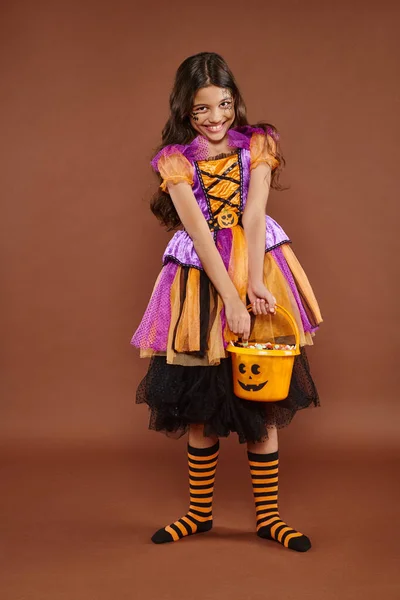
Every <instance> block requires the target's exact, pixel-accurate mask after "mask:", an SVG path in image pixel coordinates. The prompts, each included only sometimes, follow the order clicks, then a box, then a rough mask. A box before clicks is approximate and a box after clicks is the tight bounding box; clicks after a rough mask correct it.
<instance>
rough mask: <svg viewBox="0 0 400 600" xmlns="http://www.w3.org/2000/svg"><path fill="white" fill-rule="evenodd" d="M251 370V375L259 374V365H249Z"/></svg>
mask: <svg viewBox="0 0 400 600" xmlns="http://www.w3.org/2000/svg"><path fill="white" fill-rule="evenodd" d="M251 372H252V373H253V375H259V374H260V365H253V366H252V367H251Z"/></svg>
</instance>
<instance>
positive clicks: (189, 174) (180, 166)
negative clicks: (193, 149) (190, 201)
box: [151, 146, 194, 193]
mask: <svg viewBox="0 0 400 600" xmlns="http://www.w3.org/2000/svg"><path fill="white" fill-rule="evenodd" d="M151 164H152V166H153V168H154V169H155V170H156V171H158V172H159V173H160V175H161V177H162V183H161V185H160V188H161V189H162V190H163V192H167V193H168V190H167V183H168V182H169V181H172V183H180V182H182V181H186V182H187V183H189V184H190V185H193V176H194V167H193V165H192V164H191V163H190V161H189V160H188V159H187V158H186V156H184V154H183V153H182V152H181V151H180V149H179V148H178V147H176V146H166V147H165V148H163V149H162V150H161V151H160V152H159V153H158V154H157V155H156V156H155V157H154V159H153V160H152V161H151Z"/></svg>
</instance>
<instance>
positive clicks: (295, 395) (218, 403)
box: [136, 348, 320, 443]
mask: <svg viewBox="0 0 400 600" xmlns="http://www.w3.org/2000/svg"><path fill="white" fill-rule="evenodd" d="M300 350H301V353H300V355H298V356H296V357H295V361H294V367H293V375H292V379H291V383H290V389H289V395H288V397H287V398H286V399H285V400H280V401H279V402H278V401H277V402H253V401H249V400H242V399H241V398H238V397H237V396H235V394H234V392H233V377H232V363H231V359H230V357H229V358H226V359H223V360H222V361H221V363H220V364H219V365H217V366H181V365H171V364H168V363H167V362H166V358H165V356H159V355H155V356H153V357H152V358H151V359H150V365H149V368H148V371H147V374H146V375H145V377H144V378H143V379H142V381H141V382H140V384H139V386H138V389H137V393H136V402H137V403H138V404H140V403H146V404H147V405H148V406H149V408H150V423H149V428H150V429H153V430H156V431H162V432H164V433H166V434H167V435H169V436H171V437H175V438H179V437H181V436H182V435H183V434H184V433H185V432H186V431H187V430H188V427H189V425H190V424H195V423H203V424H204V435H206V436H209V435H216V436H218V437H226V436H228V435H229V434H230V433H231V432H235V433H237V435H238V438H239V441H240V443H244V442H260V441H262V440H263V439H265V438H267V437H268V427H271V426H276V427H278V428H282V427H285V426H287V425H289V423H290V422H291V421H292V419H293V417H294V415H295V414H296V412H297V411H298V410H300V409H302V408H307V407H309V406H319V404H320V402H319V397H318V393H317V390H316V387H315V384H314V382H313V379H312V377H311V373H310V369H309V364H308V360H307V356H306V352H305V349H304V348H301V349H300Z"/></svg>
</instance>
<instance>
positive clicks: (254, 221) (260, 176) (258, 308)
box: [242, 162, 276, 314]
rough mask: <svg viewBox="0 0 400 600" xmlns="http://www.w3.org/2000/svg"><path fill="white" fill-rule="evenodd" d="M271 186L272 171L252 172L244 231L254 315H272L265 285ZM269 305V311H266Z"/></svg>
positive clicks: (261, 167)
mask: <svg viewBox="0 0 400 600" xmlns="http://www.w3.org/2000/svg"><path fill="white" fill-rule="evenodd" d="M270 183H271V167H270V166H269V165H268V164H267V163H265V162H262V163H260V164H258V165H257V166H256V167H255V168H254V169H252V171H251V175H250V184H249V191H248V195H247V202H246V207H245V209H244V212H243V218H242V219H243V221H242V222H243V228H244V232H245V235H246V240H247V245H248V253H249V286H248V292H247V293H248V296H249V299H250V302H251V303H252V305H253V312H254V313H255V314H268V310H269V311H270V312H271V313H274V312H275V303H276V301H275V298H274V297H273V296H272V294H271V293H270V292H269V291H268V290H267V288H266V287H265V285H264V257H265V236H266V229H265V213H266V207H267V200H268V195H269V189H270ZM267 305H268V308H267Z"/></svg>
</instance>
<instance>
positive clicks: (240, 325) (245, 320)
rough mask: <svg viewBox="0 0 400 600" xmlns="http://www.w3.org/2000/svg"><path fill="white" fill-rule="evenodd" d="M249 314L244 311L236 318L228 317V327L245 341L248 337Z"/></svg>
mask: <svg viewBox="0 0 400 600" xmlns="http://www.w3.org/2000/svg"><path fill="white" fill-rule="evenodd" d="M250 323H251V321H250V315H249V313H248V312H247V311H246V313H245V314H244V315H243V316H242V317H239V318H236V319H228V325H229V329H230V330H231V331H232V332H233V333H235V334H236V335H238V336H241V337H242V338H243V340H244V341H245V342H246V341H247V340H248V339H249V337H250Z"/></svg>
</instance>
